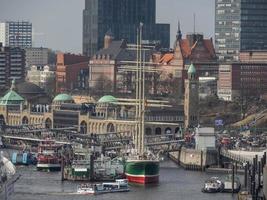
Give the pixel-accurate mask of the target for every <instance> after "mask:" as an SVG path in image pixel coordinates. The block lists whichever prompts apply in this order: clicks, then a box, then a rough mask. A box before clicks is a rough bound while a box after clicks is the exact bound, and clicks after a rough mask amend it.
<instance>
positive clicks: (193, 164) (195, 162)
mask: <svg viewBox="0 0 267 200" xmlns="http://www.w3.org/2000/svg"><path fill="white" fill-rule="evenodd" d="M169 157H170V158H171V159H172V160H173V161H174V162H175V163H177V164H178V165H180V166H182V167H183V168H185V169H189V170H205V168H206V167H208V166H210V165H214V164H216V163H217V152H216V151H215V150H196V149H187V148H181V149H180V150H178V151H174V152H169Z"/></svg>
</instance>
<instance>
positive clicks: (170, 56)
mask: <svg viewBox="0 0 267 200" xmlns="http://www.w3.org/2000/svg"><path fill="white" fill-rule="evenodd" d="M173 57H174V54H173V53H166V54H164V55H163V56H162V57H161V59H160V61H159V63H162V64H168V63H169V62H170V61H171V60H172V59H173Z"/></svg>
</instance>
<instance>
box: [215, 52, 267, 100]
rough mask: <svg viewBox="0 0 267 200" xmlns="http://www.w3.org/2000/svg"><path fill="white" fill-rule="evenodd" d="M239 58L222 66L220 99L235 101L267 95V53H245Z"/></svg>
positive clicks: (220, 68)
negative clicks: (237, 60)
mask: <svg viewBox="0 0 267 200" xmlns="http://www.w3.org/2000/svg"><path fill="white" fill-rule="evenodd" d="M239 58H240V61H239V62H225V63H221V64H220V66H219V79H218V97H219V98H222V99H224V100H226V101H233V100H240V99H243V100H245V99H251V98H252V99H253V98H257V97H260V96H262V95H265V94H267V79H266V76H267V51H247V52H246V51H243V52H241V53H240V55H239Z"/></svg>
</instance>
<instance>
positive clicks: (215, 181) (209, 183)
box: [202, 177, 224, 193]
mask: <svg viewBox="0 0 267 200" xmlns="http://www.w3.org/2000/svg"><path fill="white" fill-rule="evenodd" d="M223 188H224V185H223V182H222V181H221V180H220V179H219V178H218V177H211V178H210V179H208V180H206V181H205V184H204V187H203V188H202V192H208V193H216V192H222V191H223Z"/></svg>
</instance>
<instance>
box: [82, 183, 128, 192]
mask: <svg viewBox="0 0 267 200" xmlns="http://www.w3.org/2000/svg"><path fill="white" fill-rule="evenodd" d="M128 191H130V189H129V186H128V181H127V179H116V181H115V182H110V183H98V184H81V185H79V186H78V189H77V193H78V194H104V193H114V192H128Z"/></svg>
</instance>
